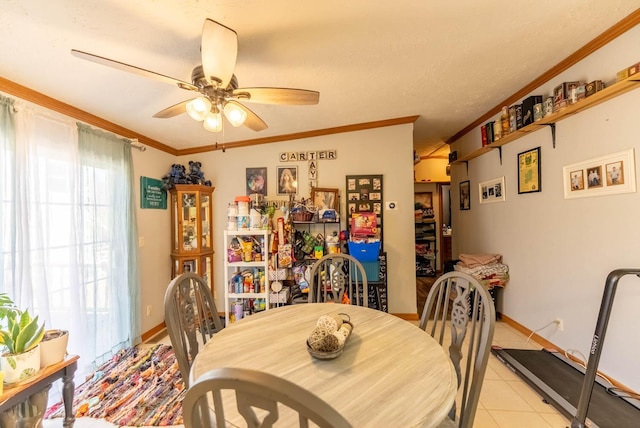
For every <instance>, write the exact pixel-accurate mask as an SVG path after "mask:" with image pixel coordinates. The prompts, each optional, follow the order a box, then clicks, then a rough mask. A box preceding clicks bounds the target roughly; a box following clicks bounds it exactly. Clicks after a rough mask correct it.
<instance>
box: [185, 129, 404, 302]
mask: <svg viewBox="0 0 640 428" xmlns="http://www.w3.org/2000/svg"><path fill="white" fill-rule="evenodd" d="M412 132H413V125H412V124H407V125H398V126H391V127H385V128H377V129H370V130H364V131H355V132H349V133H342V134H335V135H328V136H321V137H313V138H305V139H300V140H293V141H285V142H280V143H274V144H267V145H259V146H252V147H246V148H236V149H230V150H227V151H226V152H224V153H223V152H222V151H216V152H209V153H202V154H198V155H193V156H182V157H180V158H178V159H177V162H178V163H182V164H185V165H187V164H188V162H189V160H199V161H201V162H202V169H203V171H204V173H205V176H206V178H207V179H210V180H211V181H212V182H213V186H214V187H215V191H214V193H213V201H214V210H215V212H214V227H215V229H214V230H215V232H214V241H215V248H214V250H215V254H214V281H215V289H216V304H217V305H218V307H219V308H223V307H224V305H223V303H224V301H223V300H222V299H223V296H224V288H223V282H224V270H223V255H224V254H225V250H224V248H223V241H222V231H223V230H224V228H225V226H226V222H227V218H226V207H227V204H228V203H229V202H232V201H233V200H234V198H235V197H236V196H238V195H244V194H245V169H246V168H249V167H267V188H268V190H267V198H268V199H282V198H283V197H278V196H277V195H276V167H277V166H287V165H288V166H297V167H298V183H299V184H298V186H299V188H298V195H297V198H298V199H299V198H300V197H302V196H304V197H307V198H308V197H309V191H310V189H309V186H308V181H307V180H306V179H305V178H306V177H307V173H308V171H307V162H280V161H279V156H278V155H279V153H281V152H288V151H320V150H337V157H338V158H337V160H325V161H319V163H318V187H324V188H338V189H340V198H341V208H340V211H341V212H342V213H344V212H345V198H344V195H345V176H346V175H359V174H382V175H383V190H384V199H385V201H396V202H397V206H398V209H397V210H395V211H385V212H384V249H385V251H386V252H387V257H388V296H389V312H393V313H407V314H416V289H415V266H414V257H415V248H414V244H413V240H414V230H413V228H414V226H413V142H412ZM341 227H342V228H344V227H345V224H344V223H343V224H342V225H341Z"/></svg>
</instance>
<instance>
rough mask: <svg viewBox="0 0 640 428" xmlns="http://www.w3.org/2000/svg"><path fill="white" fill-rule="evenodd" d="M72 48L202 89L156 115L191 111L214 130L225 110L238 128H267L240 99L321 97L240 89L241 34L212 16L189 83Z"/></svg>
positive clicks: (305, 100)
mask: <svg viewBox="0 0 640 428" xmlns="http://www.w3.org/2000/svg"><path fill="white" fill-rule="evenodd" d="M71 53H72V54H73V55H75V56H77V57H79V58H82V59H85V60H88V61H92V62H96V63H98V64H102V65H106V66H109V67H113V68H117V69H120V70H124V71H128V72H130V73H135V74H138V75H140V76H144V77H150V78H153V79H156V80H160V81H163V82H165V83H170V84H172V85H177V86H178V87H179V88H180V89H185V90H188V91H194V92H199V93H200V95H199V96H197V97H195V98H192V99H189V100H185V101H182V102H179V103H178V104H175V105H173V106H171V107H167V108H165V109H164V110H161V111H159V112H158V113H156V114H154V115H153V117H156V118H162V119H167V118H171V117H174V116H177V115H179V114H182V113H187V114H188V115H189V116H190V117H191V118H193V119H194V120H197V121H200V122H202V125H203V127H204V128H205V129H206V130H207V131H211V132H220V131H222V123H223V119H222V117H223V115H224V117H226V118H227V120H228V121H229V123H231V125H232V126H234V127H238V126H241V125H244V126H246V127H247V128H249V129H252V130H254V131H262V130H264V129H267V124H266V123H265V122H264V121H263V120H262V119H261V118H260V117H259V116H258V115H257V114H255V113H254V112H253V111H251V110H250V109H249V108H248V107H246V106H245V105H244V104H242V103H241V102H240V101H242V102H255V103H262V104H288V105H311V104H318V101H319V99H320V93H319V92H317V91H310V90H307V89H293V88H272V87H254V88H238V79H237V78H236V76H235V75H234V74H233V70H234V68H235V65H236V59H237V55H238V35H237V34H236V32H235V31H234V30H232V29H231V28H229V27H226V26H224V25H222V24H220V23H218V22H216V21H213V20H211V19H206V20H205V21H204V25H203V27H202V41H201V45H200V53H201V57H202V58H201V61H202V64H201V65H198V66H196V67H195V68H194V69H193V72H192V73H191V83H188V82H184V81H182V80H179V79H175V78H173V77H169V76H165V75H163V74H160V73H156V72H153V71H149V70H145V69H143V68H140V67H136V66H134V65H129V64H125V63H123V62H119V61H115V60H112V59H109V58H105V57H101V56H98V55H94V54H91V53H88V52H83V51H80V50H77V49H72V50H71Z"/></svg>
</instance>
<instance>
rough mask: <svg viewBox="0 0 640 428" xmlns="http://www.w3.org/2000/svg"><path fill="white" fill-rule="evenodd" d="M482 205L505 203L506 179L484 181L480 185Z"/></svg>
mask: <svg viewBox="0 0 640 428" xmlns="http://www.w3.org/2000/svg"><path fill="white" fill-rule="evenodd" d="M478 191H479V193H480V203H481V204H490V203H493V202H504V201H505V199H506V198H505V189H504V177H500V178H494V179H493V180H489V181H484V182H482V183H480V184H479V185H478Z"/></svg>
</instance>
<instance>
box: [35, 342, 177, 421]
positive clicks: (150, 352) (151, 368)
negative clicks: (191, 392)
mask: <svg viewBox="0 0 640 428" xmlns="http://www.w3.org/2000/svg"><path fill="white" fill-rule="evenodd" d="M184 393H185V388H184V383H183V382H182V376H180V370H179V368H178V362H177V361H176V358H175V355H174V353H173V349H172V348H171V346H167V345H155V346H153V347H135V348H129V349H123V350H122V351H120V352H119V353H118V354H116V355H115V356H114V357H113V358H112V359H111V360H109V361H107V362H106V363H104V364H102V365H101V366H100V367H98V369H97V370H96V371H95V372H94V373H93V376H92V377H90V378H89V380H88V381H87V382H85V383H84V384H82V385H80V386H78V387H77V388H76V390H75V397H74V401H73V410H74V411H75V412H76V417H82V416H87V417H92V418H100V419H105V420H107V421H109V422H111V423H113V424H116V425H119V426H147V425H149V426H166V425H178V424H182V423H183V421H182V398H183V396H184ZM57 417H64V406H63V404H62V402H60V403H57V404H55V405H53V406H51V407H50V408H49V409H48V410H47V412H46V414H45V418H57Z"/></svg>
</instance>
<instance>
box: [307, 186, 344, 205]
mask: <svg viewBox="0 0 640 428" xmlns="http://www.w3.org/2000/svg"><path fill="white" fill-rule="evenodd" d="M311 201H312V202H313V206H314V207H315V209H316V210H328V209H332V210H336V211H338V189H322V188H313V189H311Z"/></svg>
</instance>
